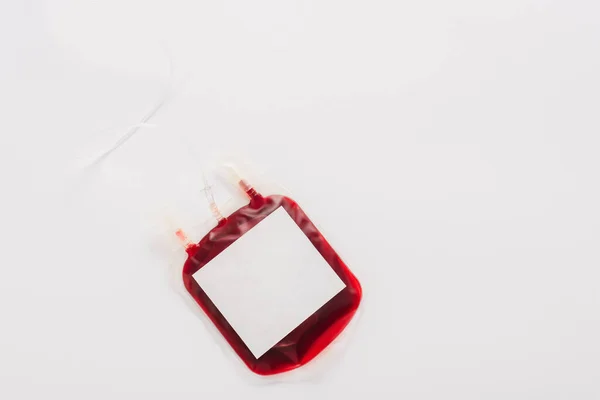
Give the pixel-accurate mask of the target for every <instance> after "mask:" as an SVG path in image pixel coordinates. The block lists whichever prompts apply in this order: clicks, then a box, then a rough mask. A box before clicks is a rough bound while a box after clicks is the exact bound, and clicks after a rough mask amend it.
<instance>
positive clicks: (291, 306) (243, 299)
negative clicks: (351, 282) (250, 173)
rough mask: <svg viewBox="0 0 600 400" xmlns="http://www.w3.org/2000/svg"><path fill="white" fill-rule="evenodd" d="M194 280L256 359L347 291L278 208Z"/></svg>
mask: <svg viewBox="0 0 600 400" xmlns="http://www.w3.org/2000/svg"><path fill="white" fill-rule="evenodd" d="M194 279H196V282H198V284H199V285H200V287H201V288H202V289H203V290H204V291H205V292H206V294H207V295H208V297H209V298H210V299H211V301H212V302H213V303H214V304H215V306H216V307H217V308H218V309H219V311H220V312H221V314H223V316H224V317H225V318H226V319H227V321H228V322H229V324H230V325H231V326H232V327H233V329H235V331H236V332H237V334H238V335H239V336H240V337H241V338H242V340H243V341H244V343H246V346H248V348H249V349H250V351H251V352H252V354H254V356H255V357H256V358H259V357H260V356H262V355H263V354H264V353H266V352H267V351H268V350H269V349H270V348H271V347H273V346H274V345H275V344H277V342H279V341H280V340H281V339H283V338H284V337H285V336H286V335H287V334H288V333H290V332H291V331H293V330H294V329H295V328H296V327H297V326H298V325H300V324H301V323H302V322H303V321H304V320H306V319H307V318H308V317H309V316H311V315H312V314H313V313H315V311H317V310H318V309H319V308H321V307H322V306H323V305H324V304H325V303H327V302H328V301H329V300H331V298H333V296H335V295H336V294H338V293H339V292H340V291H341V290H342V289H343V288H344V287H345V284H344V282H342V280H341V279H340V278H339V277H338V276H337V274H336V273H335V272H334V271H333V269H332V268H331V266H330V265H329V264H328V263H327V262H326V261H325V259H323V257H322V256H321V254H320V253H319V252H318V251H317V249H315V247H314V246H313V244H312V243H311V242H310V240H308V238H307V237H306V235H304V233H303V232H302V231H301V230H300V228H298V225H296V223H295V222H294V221H293V220H292V219H291V217H290V216H289V214H288V213H287V212H286V211H285V210H284V209H283V208H281V207H280V208H278V209H277V210H275V211H274V212H273V213H271V214H270V215H269V216H268V217H266V218H265V219H263V220H262V221H261V222H259V223H258V224H257V225H256V226H255V227H254V228H252V229H250V230H249V231H248V232H246V233H245V234H244V235H242V236H241V237H240V238H239V239H237V240H236V241H235V242H234V243H232V244H231V245H230V246H229V247H228V248H227V249H225V250H224V251H223V252H221V254H219V255H218V256H216V257H215V258H213V259H212V260H211V261H209V262H208V263H207V264H206V265H205V266H204V267H202V268H200V269H199V270H198V272H196V273H195V274H194Z"/></svg>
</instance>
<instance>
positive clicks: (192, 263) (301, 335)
mask: <svg viewBox="0 0 600 400" xmlns="http://www.w3.org/2000/svg"><path fill="white" fill-rule="evenodd" d="M248 194H249V195H250V196H251V201H250V204H248V205H247V206H244V207H242V208H240V209H239V210H237V211H236V212H234V213H233V214H231V215H230V216H229V217H228V218H227V219H226V220H223V221H221V222H220V223H219V225H218V226H217V227H215V228H213V229H212V230H211V231H210V232H209V233H208V234H207V235H206V236H205V237H204V238H203V239H202V240H201V241H200V242H199V243H198V244H197V245H192V246H190V247H188V249H187V252H188V259H187V261H186V262H185V264H184V266H183V282H184V284H185V287H186V288H187V290H188V292H189V293H190V294H191V295H192V297H193V298H194V299H195V300H196V302H197V303H198V304H199V305H200V307H201V308H202V309H203V310H204V312H205V313H206V314H207V315H208V317H209V318H210V319H211V320H212V322H213V323H214V324H215V326H216V327H217V328H218V329H219V331H220V332H221V334H222V335H223V336H224V337H225V339H227V342H229V344H230V345H231V347H232V348H233V349H234V350H235V352H236V353H237V354H238V356H239V357H240V358H241V359H242V360H243V361H244V363H246V365H247V366H248V368H250V369H251V370H252V371H254V372H255V373H257V374H260V375H273V374H278V373H281V372H284V371H289V370H292V369H294V368H298V367H299V366H301V365H304V364H306V363H307V362H309V361H310V360H312V359H313V358H314V357H315V356H317V355H318V354H319V353H320V352H321V351H322V350H323V349H324V348H325V347H327V346H328V345H329V343H331V342H332V341H333V340H334V339H335V338H336V337H337V336H338V335H339V334H340V333H341V332H342V331H343V330H344V328H345V327H346V325H347V324H348V323H349V322H350V320H351V319H352V317H353V316H354V314H355V312H356V310H357V308H358V305H359V304H360V300H361V297H362V289H361V287H360V284H359V282H358V280H357V279H356V277H355V276H354V275H353V274H352V272H350V270H349V269H348V267H347V266H346V264H344V262H343V261H342V259H341V258H340V257H339V256H338V254H337V253H336V252H335V251H334V250H333V248H332V247H331V245H330V244H329V243H327V241H326V240H325V238H324V237H323V236H322V235H321V233H320V232H319V231H318V230H317V228H316V227H315V226H314V225H313V223H312V222H311V221H310V220H309V219H308V217H307V216H306V214H305V213H304V212H303V211H302V209H300V207H299V206H298V204H296V202H294V201H293V200H292V199H289V198H287V197H284V196H267V197H263V196H261V195H260V194H258V193H256V191H254V189H252V188H250V189H249V191H248ZM279 207H282V208H283V209H285V210H286V211H287V213H288V214H289V215H290V216H291V217H292V219H293V220H294V222H296V224H297V225H298V227H299V228H300V229H301V230H302V232H304V234H305V235H306V236H307V237H308V239H309V240H310V241H311V242H312V244H313V245H314V246H315V248H316V249H317V250H318V251H319V253H321V255H322V256H323V258H324V259H325V260H326V261H327V263H328V264H329V265H330V266H331V268H332V269H333V270H334V271H335V273H336V274H337V275H338V276H339V278H340V279H341V280H342V281H343V282H344V283H345V284H346V287H345V288H344V289H343V290H342V291H341V292H339V293H338V294H337V295H335V296H334V297H333V298H332V299H331V300H329V301H328V302H327V303H326V304H325V305H323V306H322V307H321V308H320V309H319V310H317V311H316V312H315V313H314V314H312V315H311V316H310V317H308V318H307V319H306V320H305V321H304V322H302V323H301V324H300V325H299V326H298V327H296V328H295V329H294V330H293V331H292V332H290V333H289V334H288V335H287V336H286V337H285V338H283V339H282V340H281V341H279V343H277V344H276V345H275V346H273V347H272V348H271V349H270V350H268V351H267V352H266V353H265V354H263V355H262V356H261V357H259V358H258V359H257V358H256V357H254V355H253V354H252V352H251V351H250V350H249V349H248V347H246V345H245V344H244V342H243V341H242V339H241V338H240V337H239V336H238V334H237V333H236V332H235V331H234V330H233V328H232V327H231V325H229V323H228V322H227V320H226V319H225V317H223V315H222V314H221V312H219V310H218V309H217V307H216V306H215V305H214V304H213V302H212V301H211V300H210V299H209V297H208V296H207V295H206V293H205V292H204V291H203V290H202V288H201V287H200V285H198V283H197V282H196V280H195V279H194V278H193V276H192V275H193V274H194V273H195V272H196V271H198V270H199V269H200V268H202V267H203V266H204V265H206V264H207V263H208V262H209V261H210V260H212V259H213V258H214V257H216V256H217V255H218V254H219V253H220V252H222V251H224V250H225V249H227V247H228V246H229V245H231V244H232V243H233V242H235V241H236V240H237V239H238V238H240V237H241V236H242V235H244V234H245V233H246V232H248V231H249V230H250V229H252V228H253V227H254V226H255V225H256V224H258V223H259V222H260V221H262V220H263V219H264V218H266V217H267V216H268V215H269V214H271V213H272V212H273V211H275V210H276V209H277V208H279Z"/></svg>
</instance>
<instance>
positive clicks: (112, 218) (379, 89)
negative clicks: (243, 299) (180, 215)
mask: <svg viewBox="0 0 600 400" xmlns="http://www.w3.org/2000/svg"><path fill="white" fill-rule="evenodd" d="M599 18H600V3H598V2H597V1H593V0H587V1H584V0H575V1H566V0H564V1H559V0H554V1H551V0H546V1H544V0H507V1H481V0H456V1H441V0H439V1H435V0H424V1H392V0H390V1H360V2H359V1H333V0H322V1H292V0H277V1H276V0H271V1H265V0H256V1H233V0H225V1H212V2H208V1H191V0H190V1H142V0H139V1H125V0H111V1H108V0H106V1H102V2H84V1H77V0H72V1H59V0H56V1H50V0H48V1H42V0H3V1H2V2H0V57H1V59H0V110H1V111H0V122H1V130H0V182H1V183H2V203H1V204H2V207H1V208H0V221H1V224H0V238H1V240H2V246H1V252H0V398H3V399H11V400H12V399H42V398H44V399H63V400H64V399H82V398H85V399H107V398H110V399H199V398H215V399H216V398H239V399H246V398H256V399H259V398H260V399H305V398H307V397H308V398H312V399H326V398H334V397H335V398H344V397H346V396H351V395H352V396H359V397H364V396H371V398H381V399H387V398H390V399H460V400H465V399H506V398H510V399H597V398H599V397H600V340H598V338H599V337H600V297H599V294H598V286H599V283H600V272H599V268H600V247H599V246H598V244H599V240H600V211H599V206H598V204H600V189H599V187H598V181H599V179H598V173H599V171H600V160H599V158H598V153H599V150H600V135H599V133H600V118H599V116H598V109H599V106H600V74H599V69H600V68H599V67H600V24H599V23H598V21H599ZM169 60H170V61H169ZM169 63H171V64H172V69H171V71H172V73H171V76H172V81H174V82H175V83H177V84H178V85H179V86H178V87H177V90H176V94H175V96H174V97H173V98H172V100H171V101H170V102H168V104H167V105H166V106H165V107H164V108H163V109H162V110H160V112H159V113H158V114H157V115H156V117H155V118H153V119H152V121H150V122H151V123H153V124H155V125H156V126H155V127H154V128H152V129H151V128H144V129H143V130H140V131H139V132H138V134H137V136H135V137H134V138H133V139H132V140H130V141H129V142H128V143H127V144H126V145H125V146H123V147H122V148H120V149H119V150H118V151H117V152H115V153H113V155H112V156H111V157H109V158H108V159H106V160H105V162H104V163H102V164H101V165H99V166H97V167H96V168H93V169H83V167H82V165H85V163H82V162H81V160H82V159H85V158H86V157H88V156H90V154H91V156H94V155H95V154H98V153H101V152H102V151H103V150H104V149H106V148H107V147H109V146H110V145H111V144H112V143H113V141H114V140H116V138H117V137H118V136H119V135H120V134H121V133H122V132H123V129H121V130H119V129H116V130H115V129H112V130H110V128H118V127H121V128H123V127H127V126H129V125H133V124H136V123H138V122H139V121H140V119H141V118H142V117H143V115H144V114H145V113H146V112H147V111H148V110H149V109H150V108H151V107H152V106H153V104H155V103H156V102H157V101H158V99H159V97H160V96H161V93H162V91H163V90H164V87H165V86H166V85H168V82H169V81H170V78H169V76H170V75H169V74H170V73H169ZM107 129H108V130H107ZM227 152H236V153H243V154H244V155H245V156H246V157H247V158H248V159H250V160H251V161H252V162H253V163H254V165H256V166H257V168H258V169H259V170H260V171H261V172H262V173H264V175H265V176H267V177H269V178H271V179H273V180H274V181H275V182H280V183H282V184H284V185H285V186H286V187H287V188H289V189H290V191H291V192H292V193H293V194H294V197H295V198H296V200H298V201H299V202H300V203H301V204H302V205H303V207H304V209H305V210H306V211H307V212H308V213H309V214H310V215H311V217H312V219H313V220H314V221H315V222H316V223H317V224H318V226H319V227H320V228H321V229H322V231H323V232H324V233H325V235H326V236H327V237H328V238H329V239H330V241H331V242H332V244H333V246H334V247H335V248H336V249H337V250H338V251H339V253H340V254H341V255H342V256H343V258H344V259H345V260H346V262H347V263H348V265H349V266H350V267H351V268H352V269H353V271H354V272H355V273H356V274H357V275H358V277H359V278H360V279H361V282H362V283H363V287H364V291H365V301H364V304H363V313H362V316H361V318H360V320H359V321H358V324H356V325H355V329H353V332H352V335H351V336H350V337H349V338H348V341H347V343H345V346H344V350H343V351H342V352H341V354H343V356H335V357H329V355H327V354H326V355H325V357H323V359H326V358H329V360H327V362H325V361H324V360H320V361H316V362H315V363H314V365H312V366H311V369H312V370H313V371H316V372H317V373H316V374H313V375H314V376H313V377H311V378H308V379H298V380H293V382H286V383H281V384H276V385H265V384H262V383H258V384H257V383H256V381H255V380H253V379H252V378H251V377H249V376H248V375H246V374H245V372H244V371H243V367H241V366H240V365H239V364H240V363H239V362H238V361H237V359H236V358H235V357H234V356H232V355H231V354H230V352H228V351H227V350H224V349H226V348H225V347H224V346H223V343H222V342H219V341H218V338H216V337H215V335H214V334H213V333H211V331H210V329H208V328H207V326H206V325H205V324H204V323H203V322H202V320H201V318H199V317H198V315H196V314H195V313H194V312H192V310H191V308H190V307H188V306H187V303H185V302H184V301H182V298H181V296H179V294H178V293H177V292H176V291H175V290H174V289H173V286H172V285H171V284H170V283H169V279H168V276H169V273H168V272H167V270H169V266H168V264H169V257H167V256H165V254H166V253H168V252H166V251H163V250H159V248H160V247H161V246H162V243H164V241H163V239H164V238H163V236H164V235H163V236H161V235H162V232H163V231H165V229H163V228H161V226H162V225H161V223H157V222H156V220H159V219H160V218H158V217H157V216H160V215H162V214H161V213H163V211H161V209H160V207H163V206H164V207H174V208H175V209H178V207H179V205H181V204H185V203H186V202H187V203H189V204H191V203H193V204H195V206H196V208H198V209H199V210H200V209H202V210H204V207H205V204H206V202H205V199H204V198H203V197H202V194H201V193H197V192H198V191H199V189H200V187H199V186H200V183H201V181H198V182H197V181H196V180H195V178H191V179H190V177H193V176H194V175H195V174H196V172H197V171H198V170H199V168H201V166H202V165H203V164H204V163H205V162H208V160H209V159H211V158H213V157H215V155H216V154H221V153H227ZM186 185H187V186H186ZM195 196H197V197H195ZM217 200H218V201H219V199H217ZM189 204H188V205H189ZM184 208H185V207H184V206H183V205H182V206H181V209H184ZM165 212H166V211H165ZM207 215H208V214H207ZM205 217H206V218H207V216H205ZM203 218H204V217H203ZM186 221H187V220H186ZM166 231H168V229H166ZM164 240H167V239H164Z"/></svg>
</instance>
